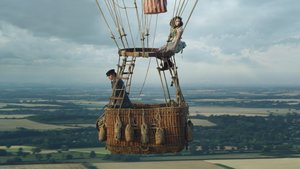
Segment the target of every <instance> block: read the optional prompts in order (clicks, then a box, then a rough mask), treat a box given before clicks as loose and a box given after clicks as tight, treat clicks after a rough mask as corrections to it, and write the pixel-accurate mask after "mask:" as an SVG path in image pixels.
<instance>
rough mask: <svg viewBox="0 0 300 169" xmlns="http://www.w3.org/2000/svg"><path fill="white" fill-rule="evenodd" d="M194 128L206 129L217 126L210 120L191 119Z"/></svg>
mask: <svg viewBox="0 0 300 169" xmlns="http://www.w3.org/2000/svg"><path fill="white" fill-rule="evenodd" d="M191 120H192V122H193V124H194V126H205V127H211V126H216V124H215V123H212V122H210V121H208V120H204V119H191Z"/></svg>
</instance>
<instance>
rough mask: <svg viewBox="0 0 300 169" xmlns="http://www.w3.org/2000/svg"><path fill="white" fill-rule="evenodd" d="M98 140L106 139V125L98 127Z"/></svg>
mask: <svg viewBox="0 0 300 169" xmlns="http://www.w3.org/2000/svg"><path fill="white" fill-rule="evenodd" d="M98 140H99V141H100V142H101V141H105V140H106V127H105V125H102V126H100V128H99V131H98Z"/></svg>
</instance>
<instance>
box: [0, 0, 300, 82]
mask: <svg viewBox="0 0 300 169" xmlns="http://www.w3.org/2000/svg"><path fill="white" fill-rule="evenodd" d="M126 1H127V0H126ZM170 3H171V0H169V4H168V5H169V6H171V5H170ZM169 6H168V7H169ZM168 16H169V15H168V14H163V15H162V18H161V19H160V20H159V25H158V32H157V37H158V40H157V43H156V45H155V46H156V47H159V46H161V45H162V43H161V42H162V41H161V39H163V38H164V39H166V37H167V35H168V31H169V27H168V22H169V20H168ZM299 16H300V1H299V0H200V1H199V3H198V6H197V7H196V9H195V12H194V14H193V16H192V18H191V20H190V22H189V23H188V25H187V27H186V30H185V32H184V35H183V40H184V41H185V42H186V43H187V47H186V49H184V52H183V54H180V55H177V56H176V58H177V64H178V71H179V76H180V80H181V84H184V85H196V86H197V85H199V86H201V85H206V86H207V85H209V86H210V85H218V86H220V85H233V86H239V85H248V86H249V85H250V86H251V85H275V86H285V85H289V86H291V85H292V86H299V85H300V78H299V77H300V75H299V74H300V19H299ZM184 19H185V18H183V21H184V22H185V20H184ZM162 37H163V38H162ZM117 52H118V49H117V47H116V46H115V45H114V43H113V42H112V40H111V38H110V33H109V31H108V29H107V27H106V26H105V24H104V22H103V19H102V18H101V15H100V13H99V11H98V8H97V6H96V3H95V0H0V83H29V82H31V83H45V84H55V83H57V84H64V83H68V84H81V83H87V84H99V85H100V84H106V83H109V82H108V81H107V78H106V77H105V72H106V71H107V70H108V69H110V68H116V64H117V61H118V55H117ZM148 62H149V59H138V62H137V66H136V69H135V70H136V72H135V75H134V82H137V83H142V82H143V80H144V77H145V75H146V69H147V65H148ZM155 64H156V62H155V59H152V60H151V65H150V71H149V75H148V78H147V82H146V83H147V84H155V83H156V82H157V81H159V80H158V74H157V71H156V65H155Z"/></svg>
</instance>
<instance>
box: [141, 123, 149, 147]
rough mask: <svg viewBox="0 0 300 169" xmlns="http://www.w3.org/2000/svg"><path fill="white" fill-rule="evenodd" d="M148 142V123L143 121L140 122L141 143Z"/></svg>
mask: <svg viewBox="0 0 300 169" xmlns="http://www.w3.org/2000/svg"><path fill="white" fill-rule="evenodd" d="M148 142H149V136H148V125H147V124H145V123H142V125H141V143H142V144H147V143H148Z"/></svg>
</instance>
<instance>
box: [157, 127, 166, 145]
mask: <svg viewBox="0 0 300 169" xmlns="http://www.w3.org/2000/svg"><path fill="white" fill-rule="evenodd" d="M164 143H165V131H164V129H163V128H160V127H158V128H156V132H155V144H156V145H162V144H164Z"/></svg>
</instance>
